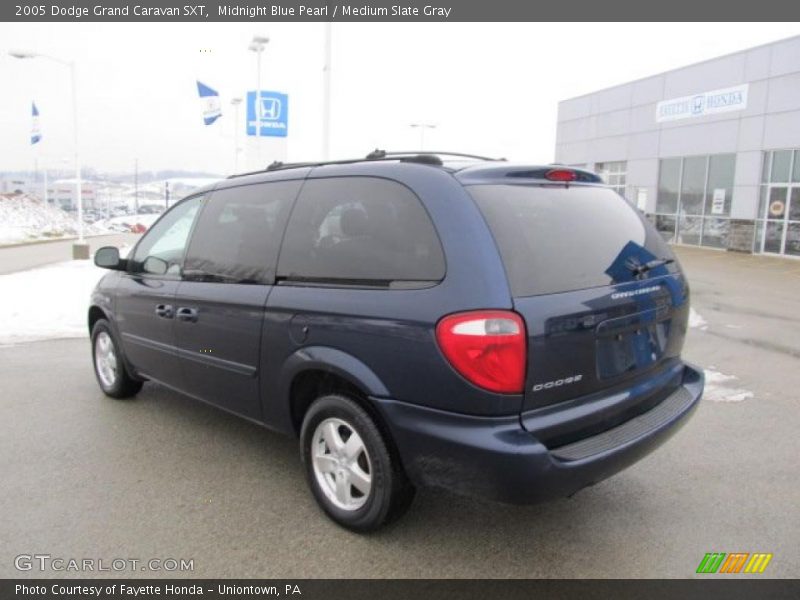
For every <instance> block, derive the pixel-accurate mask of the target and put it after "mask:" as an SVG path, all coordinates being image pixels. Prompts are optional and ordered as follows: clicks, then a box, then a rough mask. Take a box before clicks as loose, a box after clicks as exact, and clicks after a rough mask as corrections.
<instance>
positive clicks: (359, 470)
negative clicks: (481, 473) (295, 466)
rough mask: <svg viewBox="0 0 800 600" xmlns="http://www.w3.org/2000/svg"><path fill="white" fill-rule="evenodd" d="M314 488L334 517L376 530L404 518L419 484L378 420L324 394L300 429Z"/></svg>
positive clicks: (355, 527)
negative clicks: (393, 449)
mask: <svg viewBox="0 0 800 600" xmlns="http://www.w3.org/2000/svg"><path fill="white" fill-rule="evenodd" d="M300 441H301V448H302V455H303V462H304V464H305V468H306V477H307V479H308V484H309V486H310V487H311V491H312V492H313V494H314V497H315V498H316V500H317V502H318V503H319V505H320V506H321V507H322V509H323V510H324V511H325V512H326V513H327V514H328V516H330V517H331V518H332V519H333V520H334V521H336V522H337V523H339V524H340V525H342V526H344V527H347V528H348V529H353V530H356V531H371V530H375V529H378V528H380V527H382V526H383V525H385V524H386V523H388V522H390V521H392V520H394V519H396V518H397V517H399V516H400V515H401V514H402V513H403V512H405V510H406V509H407V508H408V506H409V505H410V504H411V500H412V499H413V497H414V488H413V487H412V486H411V484H410V483H409V481H408V479H407V478H406V476H405V473H404V472H403V470H402V467H401V465H400V464H399V460H398V459H397V458H396V457H394V456H393V455H392V453H391V452H390V451H389V448H388V446H387V443H386V440H384V437H383V435H382V434H381V432H380V430H379V429H378V427H377V426H376V425H375V422H374V421H373V420H372V418H371V417H370V416H369V415H368V414H367V412H366V411H364V409H362V408H361V407H360V406H359V405H358V404H357V403H356V402H354V401H353V400H351V399H350V398H347V397H345V396H341V395H338V394H331V395H326V396H322V397H321V398H318V399H317V400H316V401H315V402H314V403H313V404H312V405H311V407H310V408H309V409H308V412H307V413H306V416H305V419H304V420H303V427H302V430H301V433H300Z"/></svg>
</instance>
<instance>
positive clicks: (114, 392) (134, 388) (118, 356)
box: [92, 319, 143, 398]
mask: <svg viewBox="0 0 800 600" xmlns="http://www.w3.org/2000/svg"><path fill="white" fill-rule="evenodd" d="M98 340H100V341H101V342H104V341H105V340H109V341H110V343H111V344H112V349H113V364H114V371H115V376H114V379H113V382H111V383H109V382H108V381H104V376H103V375H102V374H101V371H100V370H99V369H98V362H97V361H98V356H97V354H98V352H97V345H98ZM92 365H93V366H94V376H95V378H97V383H98V384H99V385H100V389H101V390H103V393H104V394H105V395H106V396H110V397H111V398H130V397H131V396H135V395H136V394H137V393H138V392H139V390H141V389H142V383H143V382H142V381H141V380H139V379H135V378H133V377H131V375H130V373H128V370H127V369H126V368H125V361H124V360H122V350H121V349H120V346H119V343H118V342H117V339H116V337H114V332H113V331H111V327H110V326H109V324H108V321H106V320H105V319H98V320H97V322H96V323H95V324H94V326H93V327H92ZM105 379H108V378H107V377H106V378H105Z"/></svg>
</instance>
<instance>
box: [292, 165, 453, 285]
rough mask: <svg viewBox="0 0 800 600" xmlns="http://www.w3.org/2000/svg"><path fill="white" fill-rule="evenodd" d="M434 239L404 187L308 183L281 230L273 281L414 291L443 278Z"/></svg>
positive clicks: (364, 180) (356, 180)
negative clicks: (411, 289)
mask: <svg viewBox="0 0 800 600" xmlns="http://www.w3.org/2000/svg"><path fill="white" fill-rule="evenodd" d="M444 273H445V262H444V255H443V253H442V247H441V244H440V243H439V238H438V236H437V235H436V231H435V230H434V227H433V224H432V223H431V221H430V218H429V217H428V213H427V212H426V211H425V209H424V208H423V206H422V204H420V201H419V199H418V198H417V197H416V196H415V195H414V194H413V193H412V192H411V191H410V190H409V189H408V188H407V187H405V186H403V185H401V184H399V183H397V182H394V181H388V180H385V179H377V178H372V177H339V178H330V179H314V180H309V181H307V182H306V183H305V185H304V186H303V191H302V193H301V194H300V197H299V198H298V199H297V203H296V206H295V208H294V210H293V211H292V216H291V218H290V220H289V224H288V226H287V228H286V237H285V241H284V244H283V248H282V250H281V256H280V263H279V265H278V276H280V277H283V278H286V279H288V280H290V281H295V282H304V281H305V282H312V283H313V282H317V283H331V284H344V285H348V284H349V285H379V286H396V287H403V286H414V285H416V284H420V283H421V284H426V283H429V282H436V281H440V280H441V279H442V278H444Z"/></svg>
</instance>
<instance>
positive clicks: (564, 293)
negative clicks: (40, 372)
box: [88, 151, 703, 531]
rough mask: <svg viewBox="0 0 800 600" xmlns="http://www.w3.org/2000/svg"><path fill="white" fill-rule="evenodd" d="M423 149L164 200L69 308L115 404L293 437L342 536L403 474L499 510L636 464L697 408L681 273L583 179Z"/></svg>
mask: <svg viewBox="0 0 800 600" xmlns="http://www.w3.org/2000/svg"><path fill="white" fill-rule="evenodd" d="M443 156H445V153H439V154H423V155H414V154H399V153H398V154H391V153H385V152H382V151H376V152H374V153H372V154H371V155H370V156H369V157H368V158H367V159H363V160H351V161H339V162H335V163H313V164H296V165H281V164H274V165H272V166H271V167H270V168H269V169H267V170H266V171H264V172H259V173H254V174H248V175H243V176H236V177H232V178H229V179H227V180H224V181H222V182H220V183H218V184H216V185H214V186H212V187H208V188H206V189H204V190H202V191H198V192H197V193H195V194H193V195H191V196H189V197H187V198H185V199H184V200H182V201H181V202H179V203H178V204H176V205H175V206H173V207H172V208H171V209H170V210H169V211H167V212H166V213H165V214H164V215H163V216H162V217H161V218H160V219H159V220H158V221H157V222H156V223H155V224H154V225H153V227H152V228H151V229H150V230H149V231H148V232H147V233H146V234H145V235H144V236H143V237H142V238H141V240H139V243H138V244H137V245H136V247H135V248H134V249H133V250H132V252H131V254H130V256H129V258H127V259H121V258H120V256H119V253H118V251H117V249H116V248H108V247H107V248H103V249H101V250H99V251H98V252H97V253H96V255H95V262H96V263H97V264H98V265H99V266H102V267H106V268H108V269H112V270H113V272H111V273H109V274H108V275H106V276H105V277H104V278H103V279H102V280H101V281H100V283H99V284H98V285H97V288H96V290H95V291H94V293H93V296H92V300H91V306H90V309H89V315H88V317H89V328H90V330H91V339H92V350H93V352H92V356H93V358H94V366H95V372H96V374H97V380H98V382H99V383H100V387H101V388H102V389H103V391H104V392H105V393H106V394H107V395H109V396H112V397H114V398H124V397H128V396H132V395H134V394H136V393H137V392H138V391H139V389H140V388H141V387H142V382H143V381H145V380H151V381H157V382H159V383H161V384H163V385H165V386H168V387H170V388H173V389H175V390H177V391H179V392H182V393H184V394H188V395H189V396H192V397H194V398H197V399H198V400H203V401H205V402H209V403H211V404H214V405H217V406H219V407H221V408H223V409H225V410H228V411H230V412H233V413H236V414H238V415H241V416H243V417H245V418H246V419H250V420H252V421H255V422H258V423H260V424H263V425H266V426H267V427H270V428H272V429H275V430H277V431H280V432H284V433H287V434H291V435H296V436H299V438H300V448H301V454H302V458H303V462H304V464H305V468H306V472H307V479H308V484H309V486H310V487H311V491H312V492H313V494H314V496H315V498H316V500H317V502H318V503H319V504H320V506H321V507H322V509H323V510H324V511H325V512H326V513H327V514H328V515H329V516H330V517H331V518H332V519H334V520H335V521H336V522H338V523H340V524H341V525H343V526H345V527H348V528H351V529H355V530H361V531H365V530H370V529H375V528H378V527H380V526H381V525H383V524H385V523H387V522H388V521H390V520H391V519H393V518H395V517H397V516H399V515H401V514H402V513H403V511H404V510H405V509H406V508H407V507H408V506H409V504H410V502H411V500H412V498H413V495H414V489H415V486H438V487H444V488H447V489H450V490H454V491H456V492H459V493H465V494H472V495H478V496H483V497H486V498H491V499H495V500H499V501H502V502H511V503H527V502H533V501H536V500H540V499H543V498H547V497H553V496H566V495H570V494H573V493H574V492H576V491H578V490H579V489H581V488H583V487H585V486H587V485H591V484H593V483H595V482H597V481H600V480H602V479H604V478H606V477H608V476H610V475H612V474H614V473H616V472H617V471H620V470H621V469H623V468H625V467H626V466H628V465H630V464H631V463H633V462H634V461H636V460H638V459H639V458H641V457H643V456H644V455H646V454H647V453H649V452H650V451H652V450H653V449H654V448H656V447H657V446H659V445H660V444H661V443H663V442H664V441H665V440H666V439H667V438H669V437H670V436H671V435H672V434H673V433H674V432H675V431H676V430H677V429H678V428H679V427H680V426H681V425H682V424H683V423H685V422H686V421H687V419H688V417H689V416H690V415H691V413H692V412H693V410H694V409H695V407H696V405H697V403H698V401H699V399H700V397H701V394H702V390H703V375H702V373H701V372H700V371H699V370H698V369H696V368H694V367H692V366H690V365H688V364H686V363H684V362H683V361H682V360H681V357H680V352H681V347H682V345H683V341H684V337H685V334H686V326H687V318H688V312H689V289H688V286H687V282H686V278H685V276H684V275H683V274H682V272H681V269H680V266H679V265H678V263H677V261H676V260H675V258H674V256H673V254H672V252H671V250H670V249H669V247H668V246H667V245H666V244H665V243H664V241H663V240H662V239H661V238H660V236H659V234H658V233H657V231H656V230H655V228H654V227H652V226H651V225H650V223H649V222H648V221H647V220H645V219H644V218H643V216H642V215H641V214H640V213H639V212H638V211H637V210H635V209H634V208H633V207H631V206H630V205H629V204H628V202H626V201H625V200H624V199H623V198H621V197H620V196H618V195H617V194H616V193H615V192H613V191H612V190H610V189H608V188H607V187H605V186H604V185H602V182H601V181H600V179H599V178H598V177H597V176H596V175H594V174H592V173H589V172H586V171H582V170H578V169H573V168H566V167H560V166H553V165H550V166H528V165H513V164H509V163H506V162H503V161H490V160H482V161H481V160H466V159H465V158H464V157H461V156H459V155H450V154H447V155H446V156H455V157H456V159H457V160H447V161H443V160H442V157H443Z"/></svg>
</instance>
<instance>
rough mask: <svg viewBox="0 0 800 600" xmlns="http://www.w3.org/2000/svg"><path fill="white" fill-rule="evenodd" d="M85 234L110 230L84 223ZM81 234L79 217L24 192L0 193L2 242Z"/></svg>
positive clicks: (0, 232)
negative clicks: (79, 232) (15, 193)
mask: <svg viewBox="0 0 800 600" xmlns="http://www.w3.org/2000/svg"><path fill="white" fill-rule="evenodd" d="M83 231H84V233H85V234H86V235H93V234H98V233H108V230H107V229H106V228H105V227H101V226H99V225H90V224H88V223H84V226H83ZM75 235H78V219H77V217H76V216H75V215H74V214H70V213H68V212H66V211H64V210H61V209H60V208H57V207H55V206H52V205H50V204H45V203H44V202H42V201H41V200H39V199H38V198H33V197H31V196H27V195H25V194H21V195H20V194H17V195H8V194H0V244H15V243H19V242H28V241H33V240H41V239H53V238H62V237H67V236H75Z"/></svg>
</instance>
